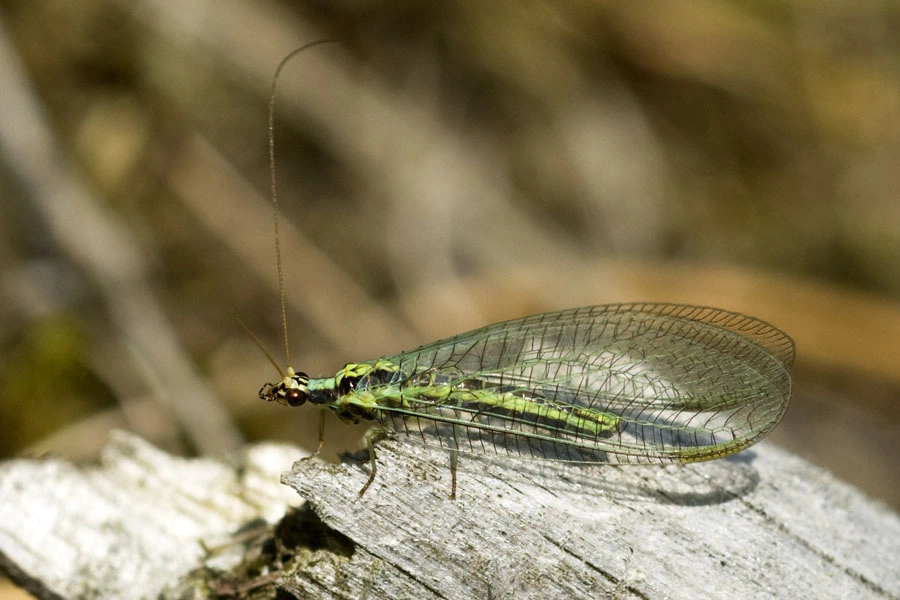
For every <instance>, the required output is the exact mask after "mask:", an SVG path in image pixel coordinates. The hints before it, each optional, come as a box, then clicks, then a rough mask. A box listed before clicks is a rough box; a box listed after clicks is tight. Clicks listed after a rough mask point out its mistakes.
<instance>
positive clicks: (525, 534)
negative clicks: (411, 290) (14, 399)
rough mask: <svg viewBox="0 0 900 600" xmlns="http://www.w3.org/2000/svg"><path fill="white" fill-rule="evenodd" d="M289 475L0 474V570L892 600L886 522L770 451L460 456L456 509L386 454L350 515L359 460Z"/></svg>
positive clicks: (126, 591) (383, 449) (157, 466)
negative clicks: (648, 461)
mask: <svg viewBox="0 0 900 600" xmlns="http://www.w3.org/2000/svg"><path fill="white" fill-rule="evenodd" d="M299 456H302V453H301V451H300V450H298V449H296V448H292V447H289V446H277V445H271V444H262V445H258V446H252V447H249V448H247V449H245V450H244V451H243V452H241V453H239V454H236V455H234V456H233V457H231V458H229V459H210V458H202V459H195V460H185V459H181V458H176V457H172V456H169V455H167V454H165V453H163V452H161V451H159V450H157V449H155V448H153V447H152V446H149V445H148V444H146V442H143V441H142V440H140V439H139V438H136V437H134V436H131V435H128V434H119V435H117V436H115V437H114V438H113V439H112V440H111V442H110V444H109V446H108V448H107V452H106V454H105V456H104V460H103V462H102V464H101V465H100V466H98V467H90V468H79V467H75V466H73V465H71V464H69V463H67V462H65V461H61V460H55V459H52V460H25V459H21V460H15V461H10V462H7V463H4V464H3V465H0V494H2V498H3V503H2V505H0V566H2V567H3V568H4V569H5V570H6V571H7V572H8V573H10V574H11V575H12V577H13V579H14V580H16V581H17V582H18V583H19V584H20V585H23V586H25V587H26V588H27V589H29V590H30V591H31V592H32V593H34V594H36V595H37V596H38V597H41V598H72V597H83V596H87V595H90V596H93V597H98V598H152V597H166V598H187V597H191V598H204V597H213V596H215V595H216V594H219V595H220V596H221V595H236V596H241V597H251V598H252V597H260V598H262V597H274V594H275V593H276V590H280V592H281V593H282V594H288V595H294V596H296V597H299V598H370V599H371V598H429V597H431V598H517V599H518V598H567V599H571V598H599V597H611V598H696V597H704V598H773V597H774V598H777V597H781V598H799V597H816V598H896V597H898V596H900V568H898V567H900V564H898V563H900V559H898V558H897V557H898V556H900V518H898V516H897V515H896V514H895V513H893V512H891V511H889V510H888V509H886V508H885V507H883V506H882V505H880V504H878V503H876V502H874V501H872V500H870V499H868V498H867V497H865V496H864V495H863V494H861V493H860V492H858V491H856V490H855V489H853V488H851V487H849V486H847V485H846V484H844V483H842V482H840V481H837V480H835V479H834V478H833V477H832V476H831V475H829V474H828V473H827V472H824V471H822V470H820V469H818V468H815V467H813V466H811V465H809V464H808V463H806V462H804V461H802V460H800V459H798V458H796V457H794V456H792V455H790V454H787V453H785V452H783V451H781V450H779V449H778V448H776V447H774V446H771V445H767V444H765V443H763V444H760V445H758V446H756V447H754V448H753V449H751V450H749V451H746V452H744V453H742V454H740V455H737V456H734V457H731V458H727V459H723V460H719V461H714V462H709V463H700V464H696V465H687V466H668V467H657V466H636V467H607V466H593V467H584V466H574V465H564V464H559V463H542V462H523V461H517V462H513V461H507V460H501V459H491V460H486V459H481V458H472V457H465V456H463V457H460V469H459V499H458V500H456V501H451V500H449V499H448V498H447V495H448V493H449V489H450V474H449V469H448V466H447V465H448V460H449V459H448V457H447V455H446V454H445V453H442V452H440V451H434V450H429V449H425V448H421V447H417V446H414V445H411V444H409V443H403V442H399V441H390V440H388V441H385V442H382V443H381V444H379V445H378V475H377V477H376V479H375V482H374V484H373V485H372V487H371V489H370V490H369V491H368V492H367V493H366V495H365V496H364V497H363V498H359V496H358V491H359V489H360V488H361V487H362V485H363V484H364V483H365V481H366V479H367V478H368V463H367V461H366V460H365V459H364V457H360V456H355V457H352V458H348V459H346V460H345V461H344V462H342V463H341V464H325V463H322V462H320V461H318V460H300V461H297V462H296V463H294V467H293V469H292V470H291V471H290V472H287V473H284V475H283V480H284V482H285V483H286V484H287V486H291V487H293V488H295V490H296V491H294V490H292V489H290V487H287V486H282V485H280V484H279V483H278V473H279V472H281V471H282V470H283V469H285V468H288V467H289V466H290V463H291V462H292V461H293V460H294V459H296V458H297V457H299ZM360 458H361V460H358V459H360ZM298 492H299V495H300V496H299V497H298V496H297V493H298ZM302 499H305V500H307V502H306V503H305V504H303V505H302V506H301V503H302ZM292 504H293V505H295V506H297V508H295V509H292V510H288V507H289V506H290V505H292Z"/></svg>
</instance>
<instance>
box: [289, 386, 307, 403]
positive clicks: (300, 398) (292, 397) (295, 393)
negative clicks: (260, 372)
mask: <svg viewBox="0 0 900 600" xmlns="http://www.w3.org/2000/svg"><path fill="white" fill-rule="evenodd" d="M284 399H285V401H286V402H287V403H288V406H300V405H302V404H303V403H304V402H306V399H307V394H306V392H304V391H303V390H287V393H286V394H285V398H284Z"/></svg>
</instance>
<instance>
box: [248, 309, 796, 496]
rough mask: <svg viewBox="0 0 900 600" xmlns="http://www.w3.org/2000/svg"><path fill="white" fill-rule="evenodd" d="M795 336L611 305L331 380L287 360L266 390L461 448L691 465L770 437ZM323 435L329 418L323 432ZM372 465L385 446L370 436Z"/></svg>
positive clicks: (425, 350)
mask: <svg viewBox="0 0 900 600" xmlns="http://www.w3.org/2000/svg"><path fill="white" fill-rule="evenodd" d="M793 360H794V344H793V342H792V341H791V339H790V338H789V337H788V336H787V335H785V334H784V333H782V332H781V331H779V330H778V329H776V328H775V327H773V326H772V325H769V324H768V323H765V322H763V321H759V320H757V319H754V318H752V317H747V316H744V315H741V314H738V313H733V312H728V311H724V310H719V309H714V308H704V307H695V306H688V305H681V304H611V305H603V306H589V307H584V308H576V309H571V310H564V311H560V312H553V313H546V314H542V315H536V316H532V317H526V318H523V319H516V320H512V321H506V322H503V323H497V324H495V325H489V326H487V327H483V328H481V329H476V330H474V331H470V332H468V333H463V334H461V335H457V336H455V337H451V338H448V339H445V340H441V341H438V342H434V343H432V344H428V345H425V346H421V347H419V348H416V349H415V350H411V351H408V352H401V353H400V354H397V355H395V356H390V357H386V358H379V359H377V360H372V361H368V362H362V363H350V364H348V365H346V366H345V367H344V368H342V369H340V370H339V371H338V372H337V373H336V374H335V375H334V376H333V377H324V378H310V377H309V376H308V375H307V374H305V373H301V372H297V371H294V370H293V368H290V367H289V368H288V371H287V374H286V375H285V376H284V377H283V379H282V380H281V381H280V382H278V383H275V384H266V385H265V386H263V387H262V389H261V390H260V392H259V395H260V398H262V399H264V400H268V401H274V402H278V403H280V404H283V405H285V406H300V405H302V404H304V403H306V402H309V403H311V404H315V405H318V406H321V407H322V408H323V410H331V411H333V412H334V413H335V414H336V415H337V416H338V418H340V419H341V420H343V421H345V422H349V423H357V422H361V421H373V422H377V423H379V424H380V425H382V426H383V428H385V429H387V430H390V431H394V432H398V433H401V434H405V435H407V436H410V437H413V438H416V439H420V440H421V441H422V442H423V443H425V444H427V445H431V446H437V447H440V448H445V449H448V450H449V451H450V453H451V472H452V475H453V488H452V493H451V497H453V496H455V493H456V463H457V457H458V454H459V453H460V452H462V453H473V454H498V455H505V456H511V457H525V458H541V459H552V460H559V461H569V462H588V463H619V464H621V463H686V462H696V461H702V460H710V459H715V458H720V457H723V456H727V455H729V454H733V453H735V452H738V451H740V450H743V449H745V448H747V447H748V446H750V445H752V444H754V443H755V442H757V441H759V440H760V439H761V438H763V437H765V436H766V434H768V433H769V432H770V431H771V430H772V429H773V428H774V427H775V426H776V425H777V424H778V422H779V421H780V420H781V417H782V415H783V414H784V411H785V409H786V408H787V406H788V402H789V400H790V396H791V376H790V367H791V365H792V364H793ZM320 432H321V429H320ZM367 439H368V440H369V450H370V459H371V464H372V472H371V476H370V478H369V480H368V481H367V482H366V484H365V486H364V487H363V489H362V490H361V491H360V495H362V494H363V493H364V492H365V491H366V489H368V487H369V485H370V484H371V483H372V481H373V480H374V478H375V458H374V457H375V455H374V449H373V442H372V438H371V437H368V438H367Z"/></svg>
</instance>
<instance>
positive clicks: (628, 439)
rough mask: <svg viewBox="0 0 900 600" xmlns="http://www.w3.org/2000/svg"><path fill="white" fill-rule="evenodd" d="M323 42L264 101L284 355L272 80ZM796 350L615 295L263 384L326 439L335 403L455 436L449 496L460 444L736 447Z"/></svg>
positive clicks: (570, 455) (775, 338) (680, 459)
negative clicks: (328, 371) (310, 415)
mask: <svg viewBox="0 0 900 600" xmlns="http://www.w3.org/2000/svg"><path fill="white" fill-rule="evenodd" d="M320 43H323V42H314V43H313V44H308V45H307V46H304V47H302V48H299V49H297V50H295V51H294V52H291V53H290V54H288V55H287V56H286V57H285V58H284V59H283V60H282V62H281V64H280V65H279V66H278V69H277V70H276V72H275V77H274V80H273V84H272V95H271V98H270V104H269V165H270V176H271V180H272V181H271V184H272V203H273V206H274V209H275V210H274V229H275V251H276V262H277V267H278V280H279V287H280V290H281V313H282V325H283V329H284V335H285V338H284V342H285V354H286V355H287V363H288V365H290V351H289V348H288V338H287V318H286V311H285V302H284V283H283V282H284V279H283V272H282V263H281V250H280V245H279V238H278V202H277V196H276V193H275V188H276V186H275V161H274V135H273V123H274V103H275V85H276V83H277V80H278V75H279V73H280V72H281V69H282V67H283V66H284V65H285V64H286V63H287V61H288V60H290V59H291V58H292V57H293V56H295V55H296V54H298V53H299V52H302V51H303V50H305V49H306V48H309V47H310V46H313V45H316V44H320ZM325 43H327V42H325ZM251 336H252V334H251ZM253 337H254V339H256V338H255V336H253ZM257 343H259V342H258V340H257ZM260 346H261V345H260ZM270 360H271V359H270ZM793 361H794V343H793V341H791V339H790V338H789V337H788V336H787V335H785V334H784V333H783V332H781V331H780V330H778V329H776V328H775V327H773V326H772V325H769V324H768V323H765V322H763V321H760V320H757V319H754V318H752V317H748V316H744V315H741V314H738V313H734V312H728V311H725V310H719V309H715V308H704V307H696V306H688V305H682V304H652V303H642V304H610V305H601V306H589V307H584V308H576V309H570V310H564V311H560V312H552V313H546V314H541V315H536V316H532V317H526V318H522V319H515V320H512V321H506V322H503V323H497V324H495V325H489V326H487V327H483V328H481V329H476V330H474V331H470V332H468V333H463V334H460V335H457V336H455V337H451V338H447V339H445V340H441V341H438V342H434V343H432V344H427V345H425V346H421V347H419V348H416V349H414V350H410V351H407V352H401V353H400V354H397V355H394V356H388V357H383V358H379V359H376V360H371V361H367V362H360V363H350V364H347V365H346V366H344V367H343V368H342V369H340V370H339V371H338V372H337V373H335V375H334V376H332V377H322V378H312V377H310V376H309V375H307V374H306V373H302V372H298V371H295V370H294V369H293V367H291V366H288V367H287V372H286V373H282V379H281V381H279V382H277V383H267V384H265V385H264V386H263V387H262V388H261V389H260V391H259V396H260V398H262V399H264V400H267V401H270V402H278V403H280V404H283V405H285V406H300V405H302V404H305V403H307V402H309V403H310V404H315V405H317V406H320V407H321V408H322V412H321V415H322V416H321V417H320V420H319V449H321V447H322V440H323V431H324V414H325V412H327V411H328V410H331V411H332V412H334V413H335V414H336V415H337V416H338V418H340V419H341V420H342V421H345V422H348V423H358V422H362V421H368V422H374V423H378V424H379V425H380V429H381V430H382V431H388V432H394V433H398V434H405V435H407V436H409V437H411V438H415V439H418V440H421V441H422V442H423V443H424V444H426V445H430V446H436V447H439V448H444V449H447V450H448V451H449V452H450V467H451V475H452V489H451V498H453V497H455V495H456V466H457V461H458V456H459V453H470V454H496V455H504V456H509V457H524V458H539V459H550V460H558V461H569V462H582V463H619V464H621V463H685V462H696V461H702V460H710V459H715V458H720V457H723V456H727V455H729V454H733V453H735V452H739V451H740V450H743V449H745V448H747V447H749V446H750V445H752V444H754V443H756V442H757V441H759V440H760V439H762V438H763V437H765V436H766V435H767V434H768V433H769V432H770V431H771V430H772V429H773V428H774V427H775V426H776V425H777V424H778V422H779V421H780V420H781V417H782V415H783V414H784V411H785V410H786V409H787V406H788V403H789V401H790V396H791V376H790V368H791V366H792V364H793ZM272 363H273V364H275V361H272ZM275 366H276V368H278V366H277V364H275ZM279 371H280V369H279ZM366 439H367V443H368V447H369V458H370V463H371V475H370V477H369V479H368V481H367V482H366V484H365V485H364V486H363V488H362V489H361V490H360V492H359V493H360V496H362V495H363V494H364V493H365V491H366V490H367V489H368V488H369V486H370V485H371V484H372V482H373V481H374V479H375V473H376V464H375V451H374V441H375V436H373V435H367V436H366ZM317 453H318V450H317Z"/></svg>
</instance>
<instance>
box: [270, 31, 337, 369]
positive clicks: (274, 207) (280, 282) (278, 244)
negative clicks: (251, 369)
mask: <svg viewBox="0 0 900 600" xmlns="http://www.w3.org/2000/svg"><path fill="white" fill-rule="evenodd" d="M335 43H337V42H336V41H335V40H317V41H315V42H310V43H308V44H304V45H303V46H300V47H299V48H297V49H296V50H294V51H292V52H290V53H289V54H288V55H287V56H285V57H284V58H282V59H281V62H280V63H278V68H277V69H275V76H274V77H273V78H272V94H271V95H270V96H269V179H270V184H271V192H272V223H273V225H274V227H275V264H276V266H277V268H278V296H279V300H280V302H281V328H282V330H283V331H284V356H285V359H286V360H287V366H288V367H290V365H291V347H290V344H289V343H288V327H287V306H286V304H285V299H284V268H283V267H282V265H281V240H280V239H279V236H278V185H277V184H276V180H275V90H276V88H277V86H278V76H279V75H281V70H282V69H283V68H284V66H285V65H286V64H287V62H288V61H289V60H291V59H292V58H294V57H295V56H296V55H298V54H300V53H301V52H303V51H304V50H306V49H308V48H312V47H313V46H318V45H319V44H335ZM270 360H271V359H270ZM279 371H280V369H279Z"/></svg>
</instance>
